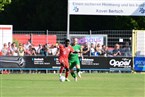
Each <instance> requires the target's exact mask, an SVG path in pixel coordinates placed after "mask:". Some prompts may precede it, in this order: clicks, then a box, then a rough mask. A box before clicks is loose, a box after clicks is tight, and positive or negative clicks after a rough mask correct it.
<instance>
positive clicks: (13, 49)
mask: <svg viewBox="0 0 145 97" xmlns="http://www.w3.org/2000/svg"><path fill="white" fill-rule="evenodd" d="M10 53H11V55H12V56H18V48H17V47H16V43H15V42H13V43H12V44H11V48H10Z"/></svg>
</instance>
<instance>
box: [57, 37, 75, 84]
mask: <svg viewBox="0 0 145 97" xmlns="http://www.w3.org/2000/svg"><path fill="white" fill-rule="evenodd" d="M73 51H74V50H73V48H72V47H71V46H70V41H69V39H66V40H65V45H62V44H59V45H58V51H57V55H58V53H59V57H58V59H59V62H60V64H61V67H60V70H59V76H61V75H62V72H63V70H64V68H65V70H66V72H65V78H66V79H65V80H66V81H70V80H69V79H68V75H69V62H68V56H69V54H70V53H72V52H73Z"/></svg>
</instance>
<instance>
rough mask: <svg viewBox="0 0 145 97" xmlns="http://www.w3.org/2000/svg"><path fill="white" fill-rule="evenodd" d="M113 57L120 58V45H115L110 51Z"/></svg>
mask: <svg viewBox="0 0 145 97" xmlns="http://www.w3.org/2000/svg"><path fill="white" fill-rule="evenodd" d="M112 53H113V54H112V55H113V56H122V53H121V50H120V45H119V44H118V43H116V44H115V46H114V50H113V51H112Z"/></svg>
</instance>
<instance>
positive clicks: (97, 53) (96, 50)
mask: <svg viewBox="0 0 145 97" xmlns="http://www.w3.org/2000/svg"><path fill="white" fill-rule="evenodd" d="M101 54H102V47H101V45H100V44H97V45H96V47H95V54H94V56H100V55H101Z"/></svg>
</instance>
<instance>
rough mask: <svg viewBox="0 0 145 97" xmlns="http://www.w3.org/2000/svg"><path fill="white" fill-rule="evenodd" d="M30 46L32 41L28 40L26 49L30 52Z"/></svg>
mask: <svg viewBox="0 0 145 97" xmlns="http://www.w3.org/2000/svg"><path fill="white" fill-rule="evenodd" d="M30 45H31V42H30V40H28V41H27V43H26V44H25V45H24V49H25V50H28V49H29V47H30Z"/></svg>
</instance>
